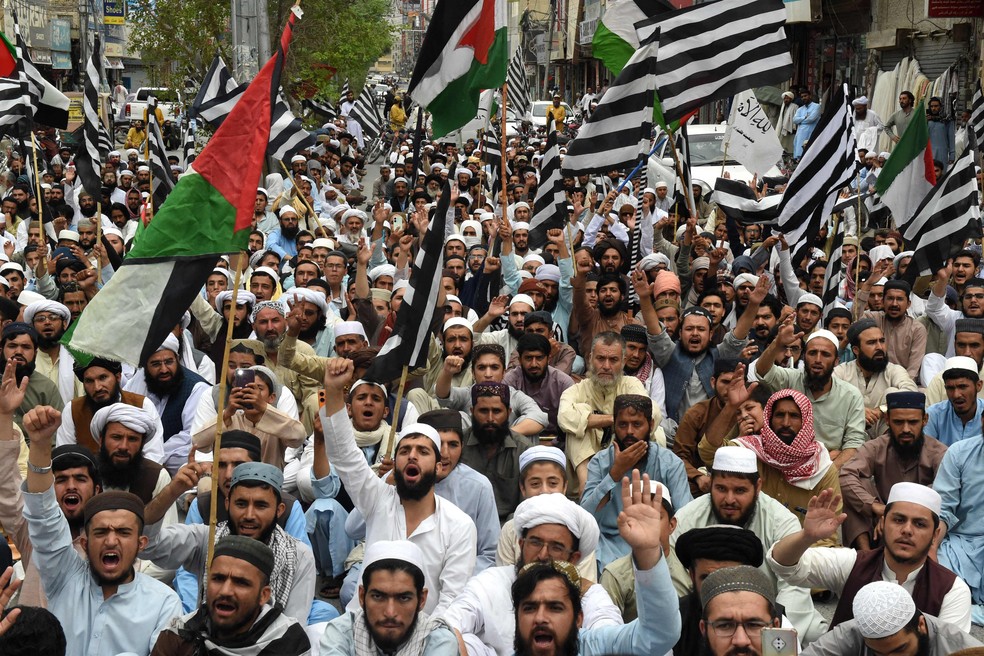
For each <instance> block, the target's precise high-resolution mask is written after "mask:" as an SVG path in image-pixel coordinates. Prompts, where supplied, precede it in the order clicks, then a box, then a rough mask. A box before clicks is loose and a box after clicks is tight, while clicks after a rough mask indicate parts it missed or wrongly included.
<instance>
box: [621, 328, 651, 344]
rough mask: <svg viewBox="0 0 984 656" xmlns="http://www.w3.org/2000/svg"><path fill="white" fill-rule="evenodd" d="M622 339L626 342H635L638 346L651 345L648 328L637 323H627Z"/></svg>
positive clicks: (623, 329) (622, 331)
mask: <svg viewBox="0 0 984 656" xmlns="http://www.w3.org/2000/svg"><path fill="white" fill-rule="evenodd" d="M621 333H622V338H623V339H624V340H625V341H626V342H635V343H637V344H649V338H648V337H647V336H646V327H645V326H640V325H639V324H637V323H627V324H625V325H624V326H622V330H621Z"/></svg>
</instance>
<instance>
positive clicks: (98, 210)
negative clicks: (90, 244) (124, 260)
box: [96, 194, 109, 285]
mask: <svg viewBox="0 0 984 656" xmlns="http://www.w3.org/2000/svg"><path fill="white" fill-rule="evenodd" d="M101 196H102V194H100V198H99V200H97V201H96V243H97V244H99V245H100V246H102V245H103V243H102V236H103V228H102V197H101ZM104 248H105V247H104ZM106 257H107V259H108V258H109V254H107V255H106ZM102 281H103V270H102V260H101V259H99V258H98V256H97V257H96V282H98V283H99V284H100V285H101V284H102Z"/></svg>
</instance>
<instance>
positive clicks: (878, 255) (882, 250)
mask: <svg viewBox="0 0 984 656" xmlns="http://www.w3.org/2000/svg"><path fill="white" fill-rule="evenodd" d="M868 257H870V258H871V262H872V263H873V264H877V263H878V262H881V261H882V260H891V259H892V258H894V257H895V253H894V252H892V247H891V246H886V245H885V244H881V245H880V246H875V247H874V248H872V249H871V250H870V251H868Z"/></svg>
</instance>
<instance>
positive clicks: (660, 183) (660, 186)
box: [654, 180, 670, 189]
mask: <svg viewBox="0 0 984 656" xmlns="http://www.w3.org/2000/svg"><path fill="white" fill-rule="evenodd" d="M669 188H670V185H668V184H666V183H665V182H663V181H662V180H658V181H657V182H656V186H655V187H654V189H669Z"/></svg>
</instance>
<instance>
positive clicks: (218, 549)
mask: <svg viewBox="0 0 984 656" xmlns="http://www.w3.org/2000/svg"><path fill="white" fill-rule="evenodd" d="M221 556H228V557H229V558H236V559H238V560H244V561H246V562H247V563H249V564H250V565H252V566H253V567H255V568H256V569H258V570H260V572H262V573H263V575H264V576H266V577H267V578H270V575H271V574H273V567H274V558H273V550H272V549H270V547H268V546H267V545H265V544H264V543H263V542H260V541H259V540H254V539H253V538H247V537H244V536H242V535H227V536H225V537H224V538H222V539H221V540H219V541H218V542H216V543H215V550H214V551H213V556H212V557H213V558H219V557H221Z"/></svg>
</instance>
